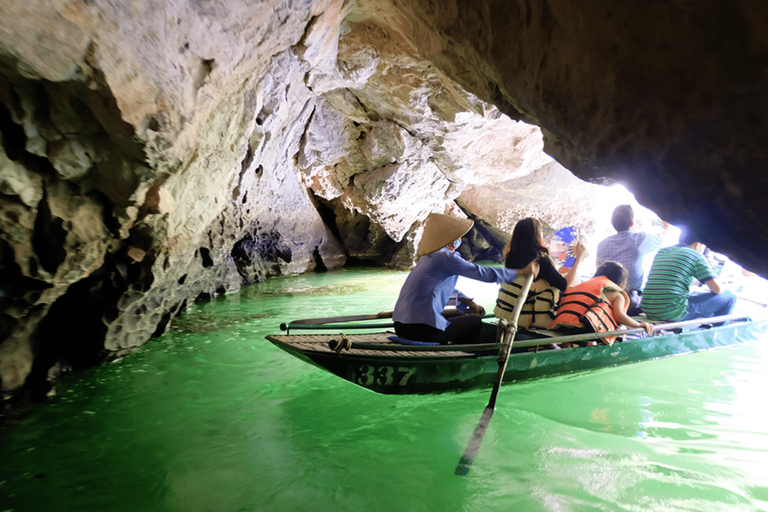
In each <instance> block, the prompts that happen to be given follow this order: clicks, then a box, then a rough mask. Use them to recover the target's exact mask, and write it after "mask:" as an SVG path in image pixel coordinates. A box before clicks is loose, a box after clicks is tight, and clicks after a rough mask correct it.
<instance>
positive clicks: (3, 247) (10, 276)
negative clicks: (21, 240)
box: [0, 238, 52, 344]
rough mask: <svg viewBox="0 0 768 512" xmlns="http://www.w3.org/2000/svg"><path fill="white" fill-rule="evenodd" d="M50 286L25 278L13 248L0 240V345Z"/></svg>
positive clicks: (43, 282)
mask: <svg viewBox="0 0 768 512" xmlns="http://www.w3.org/2000/svg"><path fill="white" fill-rule="evenodd" d="M33 261H34V260H33ZM35 273H36V272H35ZM51 286H52V285H51V284H50V283H47V282H45V281H40V280H38V279H34V278H31V277H27V276H25V275H24V274H23V273H22V270H21V268H20V267H19V265H18V264H17V263H16V260H15V254H14V250H13V247H12V246H11V245H10V244H9V243H8V242H7V241H6V240H3V239H2V238H0V312H2V313H0V344H1V343H3V342H4V341H5V340H6V339H8V338H9V337H10V335H11V334H12V333H13V330H14V328H15V327H16V326H17V325H18V323H19V321H21V320H23V318H24V317H27V316H29V314H28V313H29V312H28V311H27V310H28V308H30V307H31V306H32V305H34V304H35V302H37V300H38V299H39V298H40V295H41V293H42V291H43V290H46V289H48V288H50V287H51Z"/></svg>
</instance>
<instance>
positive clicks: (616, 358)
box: [267, 312, 768, 394]
mask: <svg viewBox="0 0 768 512" xmlns="http://www.w3.org/2000/svg"><path fill="white" fill-rule="evenodd" d="M380 315H381V314H380ZM380 315H370V316H369V317H367V318H382V316H380ZM348 318H355V317H348ZM361 318H362V317H361ZM301 322H306V321H295V322H292V323H291V324H288V325H285V324H283V325H282V326H281V327H283V330H286V331H287V332H288V333H287V334H286V335H276V336H267V339H268V340H269V341H271V342H272V343H274V344H275V345H277V346H278V347H280V348H281V349H283V350H285V351H286V352H288V353H289V354H291V355H293V356H296V357H298V358H299V359H302V360H304V361H306V362H308V363H310V364H313V365H315V366H318V367H320V368H323V369H325V370H327V371H329V372H331V373H333V374H334V375H337V376H339V377H341V378H343V379H345V380H348V381H350V382H352V383H354V384H357V385H359V386H362V387H364V388H367V389H370V390H372V391H375V392H377V393H385V394H419V393H439V392H446V391H457V390H466V389H472V388H480V387H488V386H491V385H493V383H494V380H495V378H496V375H497V373H498V372H499V361H498V360H499V351H500V348H501V343H490V344H484V345H437V346H433V345H403V344H401V343H397V342H394V341H392V340H390V339H389V338H390V337H392V336H395V334H394V332H391V331H390V332H374V333H366V334H352V332H353V331H355V330H356V329H361V328H366V329H372V328H378V329H381V328H382V327H388V326H391V324H388V325H381V324H379V325H370V324H353V325H348V326H346V327H345V326H343V325H340V324H336V325H330V326H329V325H311V324H306V323H301ZM723 322H724V324H722V323H723ZM656 328H657V334H655V335H654V336H650V337H642V338H635V339H630V338H629V336H630V335H636V334H638V333H640V332H642V331H643V330H642V329H640V328H637V329H627V330H622V331H614V332H609V333H603V334H601V335H597V334H579V335H568V336H562V335H557V334H555V333H553V332H551V331H532V332H525V331H522V330H521V332H520V333H518V336H517V338H516V339H515V341H514V343H513V351H512V353H511V354H510V355H509V358H508V361H507V367H506V372H505V373H504V382H515V381H521V380H525V379H535V378H539V377H546V376H550V375H560V374H566V373H571V372H578V371H584V370H593V369H597V368H605V367H611V366H617V365H621V364H627V363H634V362H639V361H647V360H651V359H658V358H661V357H668V356H674V355H681V354H690V353H692V352H697V351H700V350H708V349H712V348H716V347H722V346H727V345H733V344H736V343H742V342H745V341H751V340H757V339H759V338H760V337H761V336H762V335H763V334H764V333H765V332H766V330H767V329H768V318H766V317H765V315H764V314H763V313H762V312H761V313H760V314H758V315H743V314H742V315H729V316H722V317H715V318H709V319H696V320H690V321H686V322H675V323H666V324H657V325H656ZM291 329H333V330H335V331H336V332H335V333H334V334H290V330H291ZM617 334H618V335H624V336H627V337H628V338H627V339H625V340H624V341H617V342H616V343H614V344H613V345H612V346H609V345H605V344H603V343H598V344H597V345H595V346H584V347H582V346H573V347H571V348H562V349H560V350H554V349H546V348H545V347H547V346H549V345H551V344H557V345H558V346H560V345H562V344H564V343H572V342H576V341H587V340H597V339H598V338H599V336H611V335H617ZM521 337H528V338H529V339H520V338H521ZM530 338H533V339H530ZM339 344H343V345H345V346H346V348H343V349H339V348H340V347H338V345H339ZM332 347H336V348H337V349H339V350H334V349H333V348H332Z"/></svg>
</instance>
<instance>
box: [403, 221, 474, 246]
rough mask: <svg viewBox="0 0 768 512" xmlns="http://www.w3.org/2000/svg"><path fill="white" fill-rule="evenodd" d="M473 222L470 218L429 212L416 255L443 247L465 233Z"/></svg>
mask: <svg viewBox="0 0 768 512" xmlns="http://www.w3.org/2000/svg"><path fill="white" fill-rule="evenodd" d="M474 223H475V222H474V221H473V220H472V219H459V218H457V217H451V216H450V215H443V214H441V213H430V214H429V217H427V225H426V226H424V234H423V235H421V242H419V250H418V252H417V253H416V255H417V256H424V255H425V254H429V253H432V252H435V251H436V250H438V249H441V248H443V247H445V246H446V245H448V244H449V243H451V242H453V241H454V240H457V239H459V238H461V237H462V236H464V235H466V234H467V232H468V231H469V230H470V229H472V225H473V224H474Z"/></svg>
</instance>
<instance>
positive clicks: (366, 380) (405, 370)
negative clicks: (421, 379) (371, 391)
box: [355, 364, 416, 386]
mask: <svg viewBox="0 0 768 512" xmlns="http://www.w3.org/2000/svg"><path fill="white" fill-rule="evenodd" d="M415 371H416V368H411V367H410V366H398V367H393V366H371V365H369V364H364V365H361V366H359V367H358V368H357V373H356V374H355V382H356V383H358V384H360V385H361V386H370V385H372V384H378V385H379V386H393V385H394V386H405V385H406V384H408V379H410V378H411V375H413V372H415Z"/></svg>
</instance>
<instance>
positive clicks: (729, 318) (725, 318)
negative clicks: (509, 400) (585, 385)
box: [515, 314, 752, 347]
mask: <svg viewBox="0 0 768 512" xmlns="http://www.w3.org/2000/svg"><path fill="white" fill-rule="evenodd" d="M751 319H752V315H745V314H731V315H722V316H714V317H709V318H694V319H692V320H682V321H679V322H667V323H655V324H654V327H655V328H656V332H657V333H659V332H660V331H675V330H681V329H682V328H684V327H690V326H697V327H698V326H705V325H706V326H711V325H716V324H722V323H724V322H738V321H745V322H747V321H750V320H751ZM534 332H535V331H534ZM546 332H547V334H549V335H550V336H548V337H544V338H537V339H532V340H520V341H516V342H515V346H516V347H536V346H539V345H551V344H552V343H557V344H560V343H573V342H576V341H594V340H595V339H596V338H600V339H602V338H608V337H612V336H625V335H627V334H638V333H645V332H646V331H645V329H644V328H642V327H633V328H630V329H619V330H615V331H607V332H590V333H585V334H569V335H565V336H557V335H555V336H552V335H551V334H553V333H555V331H546ZM648 337H650V336H648Z"/></svg>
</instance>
